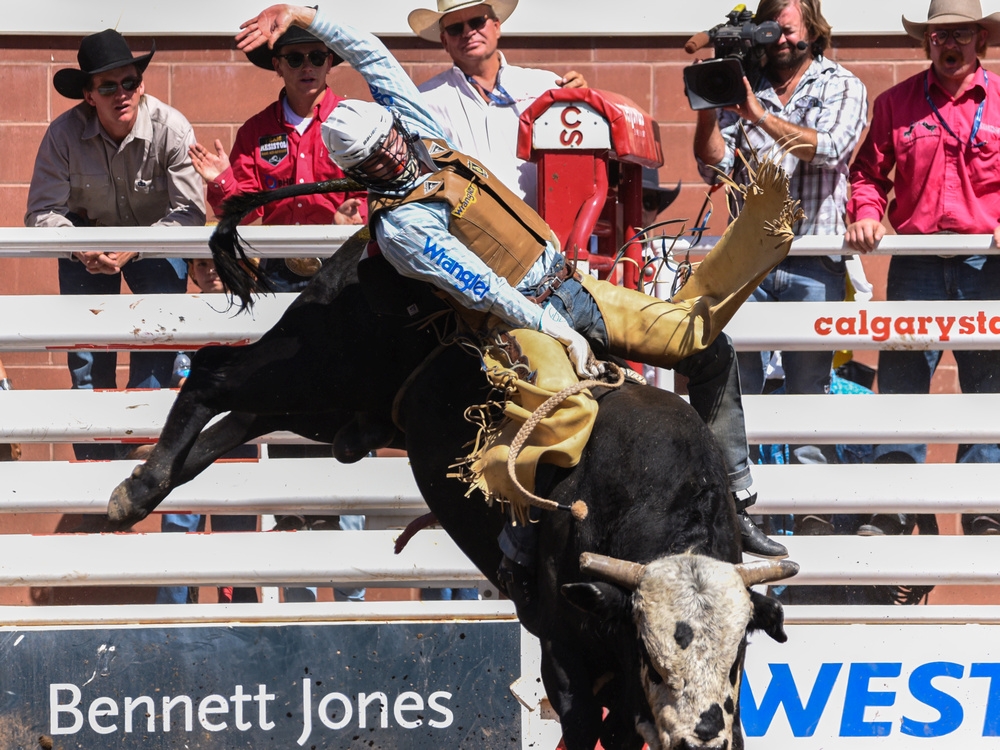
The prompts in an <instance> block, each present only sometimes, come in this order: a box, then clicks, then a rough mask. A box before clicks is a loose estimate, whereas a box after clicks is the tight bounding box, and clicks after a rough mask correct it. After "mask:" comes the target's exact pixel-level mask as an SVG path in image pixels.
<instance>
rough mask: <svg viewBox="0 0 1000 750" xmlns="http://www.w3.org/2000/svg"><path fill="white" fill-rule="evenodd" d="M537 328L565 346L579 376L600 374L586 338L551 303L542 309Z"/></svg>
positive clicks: (594, 376) (587, 376)
mask: <svg viewBox="0 0 1000 750" xmlns="http://www.w3.org/2000/svg"><path fill="white" fill-rule="evenodd" d="M538 330H539V331H541V332H542V333H545V334H548V335H549V336H551V337H552V338H554V339H556V340H557V341H559V342H560V343H561V344H563V346H565V347H566V351H567V353H568V354H569V359H570V362H572V363H573V367H574V368H575V369H576V374H577V375H579V376H580V377H581V378H596V377H597V376H598V375H600V374H601V369H600V367H599V366H598V364H597V360H596V359H594V354H593V352H591V351H590V344H588V343H587V339H585V338H584V337H583V336H581V335H580V334H579V333H577V332H576V331H574V330H573V329H572V328H571V327H570V324H569V323H567V322H566V319H565V318H564V317H563V316H562V315H560V314H559V312H558V311H557V310H555V309H554V308H553V307H552V305H546V306H545V308H544V309H543V311H542V319H541V320H540V321H539V323H538Z"/></svg>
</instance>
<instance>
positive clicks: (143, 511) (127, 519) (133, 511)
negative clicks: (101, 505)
mask: <svg viewBox="0 0 1000 750" xmlns="http://www.w3.org/2000/svg"><path fill="white" fill-rule="evenodd" d="M136 470H137V471H138V468H137V469H136ZM136 489H138V490H139V491H140V492H142V494H144V495H145V498H144V499H143V500H142V501H139V500H138V499H137V498H136V495H138V494H139V493H137V492H135V490H136ZM162 499H163V497H162V496H160V497H156V496H155V494H153V493H151V492H150V491H149V489H148V488H146V487H144V486H143V485H142V483H141V482H139V481H137V479H136V476H135V474H134V473H133V475H132V476H130V477H129V478H128V479H126V480H125V481H124V482H122V483H121V484H119V485H118V486H117V487H115V489H114V491H113V492H112V493H111V499H110V500H108V521H110V522H111V523H113V524H116V525H117V526H118V527H120V528H129V527H131V526H133V525H135V524H137V523H139V521H141V520H142V519H144V518H145V517H146V516H148V515H149V514H150V513H151V512H152V510H153V508H155V507H156V506H157V505H158V504H159V501H160V500H162Z"/></svg>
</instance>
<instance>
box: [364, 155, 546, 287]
mask: <svg viewBox="0 0 1000 750" xmlns="http://www.w3.org/2000/svg"><path fill="white" fill-rule="evenodd" d="M423 143H424V145H425V146H426V147H427V151H428V153H430V156H431V159H433V161H434V164H435V165H436V166H437V167H438V170H439V171H438V172H436V173H434V174H432V175H430V176H429V177H428V178H427V179H426V180H424V181H423V182H422V183H420V184H419V185H417V186H416V187H415V188H414V189H413V191H412V192H411V193H410V194H409V195H406V196H403V197H398V198H397V197H392V196H386V195H376V194H373V193H369V194H368V214H369V217H372V218H373V217H375V216H376V215H377V214H378V213H379V212H381V211H385V210H388V209H391V208H395V207H396V206H401V205H403V204H405V203H414V202H419V201H443V202H445V203H447V204H448V205H449V206H451V217H450V221H449V224H448V231H449V232H451V233H452V234H453V235H454V236H455V238H456V239H458V240H459V242H461V243H462V244H463V245H465V246H466V247H467V248H469V250H471V251H472V252H473V253H475V254H476V255H478V256H479V257H480V258H482V260H483V262H485V263H486V265H488V266H489V267H490V268H491V269H492V270H493V271H494V272H495V273H496V274H497V275H499V276H503V277H504V278H505V279H507V281H508V282H509V283H510V284H511V285H512V286H517V284H518V283H519V282H520V281H521V279H523V278H524V275H525V274H526V273H527V272H528V269H529V268H531V266H532V265H533V264H534V262H535V261H536V260H538V258H539V257H540V256H541V254H542V252H543V251H544V250H545V243H546V241H548V240H552V241H553V243H554V244H555V245H556V246H557V247H558V243H557V242H556V240H555V236H554V235H553V234H552V230H551V229H549V226H548V224H546V223H545V222H544V221H543V220H542V217H540V216H539V215H538V214H537V213H535V211H534V210H533V209H532V208H531V207H530V206H528V204H526V203H525V202H524V201H523V200H521V199H520V198H519V197H518V196H516V195H515V194H514V193H512V192H511V191H510V190H509V189H508V188H507V187H506V186H505V185H504V184H503V183H502V182H500V180H498V179H497V178H496V177H494V176H493V175H491V174H490V172H489V170H487V169H486V168H485V167H484V166H483V165H482V164H480V163H479V162H478V161H476V160H475V159H473V158H472V157H470V156H466V155H465V154H462V153H459V152H458V151H455V150H454V149H451V148H449V147H448V146H447V145H446V144H445V143H444V141H440V140H433V139H424V141H423Z"/></svg>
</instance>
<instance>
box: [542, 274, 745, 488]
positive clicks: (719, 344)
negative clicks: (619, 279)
mask: <svg viewBox="0 0 1000 750" xmlns="http://www.w3.org/2000/svg"><path fill="white" fill-rule="evenodd" d="M549 300H550V301H549V303H548V304H551V305H552V306H553V307H554V308H555V309H556V310H557V311H558V312H559V313H561V314H562V316H563V317H564V318H566V320H567V321H569V324H570V325H571V326H572V327H573V329H574V330H576V331H577V332H579V333H580V334H582V335H583V336H585V337H586V338H587V340H588V341H590V342H591V345H592V346H593V348H594V353H595V354H596V355H597V356H598V357H602V356H605V355H606V353H607V349H608V330H607V326H606V325H605V323H604V318H603V317H602V316H601V311H600V309H598V307H597V302H595V301H594V298H593V297H591V296H590V295H589V294H588V293H587V290H586V289H584V288H583V285H582V284H581V283H580V282H579V281H577V280H576V279H573V278H570V279H567V280H566V281H565V282H564V283H563V284H562V286H560V287H559V288H558V289H557V290H555V291H554V292H553V293H552V296H551V297H550V298H549ZM674 370H675V371H677V372H679V373H680V374H681V375H684V376H685V377H686V378H688V395H689V396H690V399H691V406H693V407H694V409H695V411H697V412H698V415H699V416H700V417H701V418H702V419H703V420H704V421H705V424H706V425H708V428H709V430H711V431H712V435H713V436H714V437H715V439H716V441H717V442H718V443H719V447H720V448H722V454H723V456H724V458H725V461H726V471H727V472H728V474H729V487H730V489H731V490H734V491H735V490H742V489H745V488H747V487H749V486H750V484H751V482H752V481H753V479H752V477H751V476H750V462H749V449H748V447H747V430H746V422H745V420H744V417H743V400H742V397H741V396H740V372H739V369H738V366H737V358H736V352H735V350H734V349H733V342H732V339H730V338H729V337H728V336H727V335H726V334H724V333H722V334H720V335H719V336H717V337H716V339H715V341H713V342H712V343H711V344H710V345H709V346H708V347H707V348H706V349H704V350H703V351H700V352H698V353H696V354H692V355H691V356H690V357H686V358H684V359H682V360H681V361H680V362H678V363H677V364H676V365H674Z"/></svg>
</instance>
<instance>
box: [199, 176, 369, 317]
mask: <svg viewBox="0 0 1000 750" xmlns="http://www.w3.org/2000/svg"><path fill="white" fill-rule="evenodd" d="M363 189H364V188H362V187H361V186H360V185H358V184H357V183H356V182H354V181H353V180H348V179H346V178H345V179H338V180H323V181H322V182H310V183H307V184H305V185H289V186H288V187H283V188H278V189H277V190H263V191H261V192H258V193H244V194H242V195H234V196H233V197H232V198H229V199H228V200H227V201H226V202H225V203H224V204H223V206H222V218H221V219H220V220H219V224H218V226H217V227H216V228H215V231H214V232H212V236H211V237H210V238H209V240H208V246H209V247H210V248H211V249H212V259H213V260H214V261H215V269H216V271H217V272H218V274H219V278H220V279H221V280H222V283H223V284H225V285H226V288H227V289H228V290H229V293H230V294H231V295H232V296H233V297H234V298H239V300H240V309H241V310H246V309H247V308H249V307H253V301H254V300H253V295H254V294H266V293H268V292H271V291H273V289H272V288H271V285H270V283H269V282H268V280H267V278H266V277H265V275H264V272H263V271H261V270H260V269H259V268H258V266H257V264H256V263H253V262H251V260H250V258H249V257H247V245H246V243H245V242H244V241H243V239H242V238H241V237H240V235H239V231H238V229H239V225H240V222H241V221H243V219H244V218H245V217H246V215H247V214H248V213H250V212H251V211H253V210H254V209H257V208H260V207H261V206H263V205H264V204H266V203H270V202H271V201H277V200H282V199H283V198H294V197H296V196H299V195H312V194H314V193H343V192H348V191H351V190H363Z"/></svg>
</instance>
